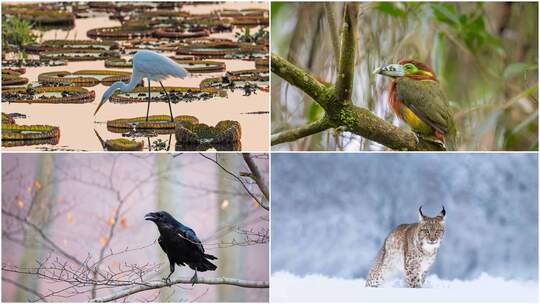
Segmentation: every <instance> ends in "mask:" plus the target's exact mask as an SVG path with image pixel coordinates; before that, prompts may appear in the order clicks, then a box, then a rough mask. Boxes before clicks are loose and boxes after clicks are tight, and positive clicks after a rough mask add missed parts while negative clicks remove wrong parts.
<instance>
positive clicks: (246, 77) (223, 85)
mask: <svg viewBox="0 0 540 304" xmlns="http://www.w3.org/2000/svg"><path fill="white" fill-rule="evenodd" d="M269 80H270V73H269V72H268V70H267V69H255V70H240V71H233V72H226V73H225V75H223V76H221V77H211V78H206V79H204V80H203V81H201V83H200V85H199V86H200V87H201V88H216V89H230V90H234V89H242V90H244V91H245V94H244V95H246V96H249V95H251V93H254V90H257V89H259V90H263V91H267V90H268V82H269Z"/></svg>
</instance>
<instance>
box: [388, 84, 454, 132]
mask: <svg viewBox="0 0 540 304" xmlns="http://www.w3.org/2000/svg"><path fill="white" fill-rule="evenodd" d="M396 92H397V95H398V98H399V100H400V101H401V102H403V103H404V104H405V105H406V106H407V107H409V108H410V109H411V110H412V111H413V112H414V114H416V116H418V117H419V118H420V119H421V120H422V121H423V122H425V123H426V124H428V125H430V126H431V127H432V128H434V129H435V130H437V131H439V132H442V133H446V132H447V131H448V127H449V124H450V122H451V120H452V117H451V113H450V107H449V105H448V101H447V99H446V96H445V95H444V93H443V91H442V90H441V87H440V86H439V83H437V82H435V81H419V80H414V79H409V78H406V77H404V78H402V79H400V80H399V81H398V82H397V87H396Z"/></svg>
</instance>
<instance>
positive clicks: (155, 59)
mask: <svg viewBox="0 0 540 304" xmlns="http://www.w3.org/2000/svg"><path fill="white" fill-rule="evenodd" d="M187 74H188V73H187V71H186V70H185V69H184V68H183V67H181V66H180V65H179V64H178V63H176V62H174V61H173V60H172V59H170V58H169V57H167V56H164V55H161V54H158V53H156V52H152V51H144V50H143V51H137V53H135V55H134V56H133V70H132V72H131V79H130V80H129V82H128V83H127V84H126V83H124V82H122V81H117V82H115V83H113V84H112V85H111V86H110V87H109V88H108V89H107V90H106V91H105V93H103V97H101V102H100V103H99V105H98V107H97V109H96V112H94V115H96V113H97V112H98V111H99V109H100V108H101V106H103V104H105V102H107V100H109V98H110V97H111V96H112V94H113V93H114V91H116V90H121V91H122V92H124V93H127V92H131V91H132V90H133V89H134V88H135V87H136V86H137V84H138V83H139V82H140V81H141V79H143V78H146V79H148V108H147V109H146V121H148V114H149V112H150V90H151V88H150V81H157V82H159V84H160V85H161V88H163V91H165V94H166V95H167V99H168V101H169V111H170V112H171V121H172V122H174V116H173V113H172V106H171V98H170V97H169V93H168V92H167V90H165V87H164V86H163V84H162V83H161V81H162V80H164V79H166V78H169V77H179V78H184V77H186V76H187Z"/></svg>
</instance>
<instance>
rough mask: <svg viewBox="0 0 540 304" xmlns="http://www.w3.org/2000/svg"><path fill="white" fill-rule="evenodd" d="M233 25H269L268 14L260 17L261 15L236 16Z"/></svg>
mask: <svg viewBox="0 0 540 304" xmlns="http://www.w3.org/2000/svg"><path fill="white" fill-rule="evenodd" d="M231 23H232V25H235V26H251V27H255V26H258V25H263V26H268V16H265V17H260V16H244V17H236V18H234V19H233V21H232V22H231Z"/></svg>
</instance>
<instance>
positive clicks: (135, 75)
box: [119, 69, 141, 92]
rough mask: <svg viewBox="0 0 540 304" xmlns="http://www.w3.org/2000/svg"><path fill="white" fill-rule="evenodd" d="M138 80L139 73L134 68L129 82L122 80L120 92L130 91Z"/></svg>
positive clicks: (139, 77)
mask: <svg viewBox="0 0 540 304" xmlns="http://www.w3.org/2000/svg"><path fill="white" fill-rule="evenodd" d="M140 81H141V75H140V74H139V73H138V72H137V70H135V69H134V70H133V72H132V74H131V79H130V80H129V82H128V83H127V84H125V83H123V82H122V86H120V87H119V88H120V90H121V91H122V92H131V91H132V90H133V89H134V88H135V87H136V86H137V84H138V83H139V82H140Z"/></svg>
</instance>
